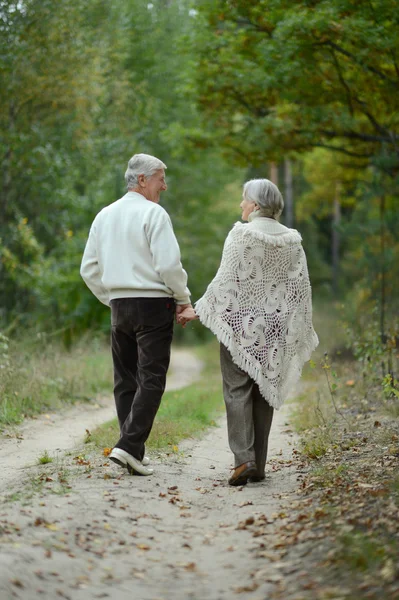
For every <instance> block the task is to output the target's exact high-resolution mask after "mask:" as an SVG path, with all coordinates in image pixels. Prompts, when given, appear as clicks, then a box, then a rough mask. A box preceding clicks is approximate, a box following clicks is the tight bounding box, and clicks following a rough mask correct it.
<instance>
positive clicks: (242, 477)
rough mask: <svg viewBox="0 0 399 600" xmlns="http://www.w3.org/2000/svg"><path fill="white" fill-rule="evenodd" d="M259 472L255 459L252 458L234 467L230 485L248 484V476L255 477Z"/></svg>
mask: <svg viewBox="0 0 399 600" xmlns="http://www.w3.org/2000/svg"><path fill="white" fill-rule="evenodd" d="M257 473H258V472H257V470H256V463H255V461H254V460H250V461H248V462H246V463H244V464H242V465H240V466H239V467H236V468H235V469H234V473H233V475H232V476H231V477H230V479H229V485H246V483H247V481H248V477H254V476H255V475H257Z"/></svg>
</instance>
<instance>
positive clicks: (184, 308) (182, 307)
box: [176, 304, 198, 327]
mask: <svg viewBox="0 0 399 600" xmlns="http://www.w3.org/2000/svg"><path fill="white" fill-rule="evenodd" d="M195 319H198V317H197V315H196V314H195V310H194V309H193V307H192V305H191V304H177V305H176V323H178V324H179V325H181V326H182V327H185V326H186V324H187V323H189V322H190V321H194V320H195Z"/></svg>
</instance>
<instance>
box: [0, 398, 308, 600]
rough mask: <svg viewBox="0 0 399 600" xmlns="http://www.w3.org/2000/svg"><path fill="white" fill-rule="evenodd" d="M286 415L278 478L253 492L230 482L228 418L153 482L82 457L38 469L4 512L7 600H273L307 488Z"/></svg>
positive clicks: (276, 431) (273, 445)
mask: <svg viewBox="0 0 399 600" xmlns="http://www.w3.org/2000/svg"><path fill="white" fill-rule="evenodd" d="M286 420H287V412H286V411H285V410H282V411H279V412H277V413H276V418H275V421H274V423H273V427H272V434H271V441H270V451H269V457H270V460H269V463H268V477H267V479H266V481H264V482H262V483H259V484H248V485H247V486H245V487H243V488H231V487H229V486H228V485H227V483H226V478H227V476H228V474H229V469H230V467H231V459H232V457H231V453H230V451H229V449H228V445H227V435H226V425H225V421H224V419H222V420H221V422H220V423H219V424H218V426H217V427H215V428H212V430H210V432H209V433H208V434H207V436H206V437H204V438H203V439H202V440H201V441H199V442H198V441H196V442H193V441H192V440H191V441H185V442H184V443H182V444H181V445H180V449H179V453H178V454H177V455H176V454H170V455H154V454H153V455H151V458H152V462H153V466H154V469H155V473H154V475H153V476H151V477H130V476H129V475H127V473H125V472H121V470H120V469H119V468H118V467H117V466H116V465H114V464H112V463H110V462H109V461H108V460H106V459H104V458H102V457H101V456H98V455H93V456H85V457H84V458H83V457H81V456H79V455H78V453H77V451H76V452H75V453H73V454H72V455H69V456H66V457H60V458H59V463H58V464H55V465H54V464H49V465H44V466H42V467H34V468H32V469H30V479H29V480H27V481H23V482H21V483H19V484H16V485H15V486H14V488H13V490H11V489H9V490H8V491H9V493H12V492H14V495H13V496H12V497H11V498H10V499H8V501H7V498H4V497H3V503H2V506H1V509H0V598H1V599H2V600H9V599H11V598H21V599H23V600H28V599H29V600H31V599H36V598H49V599H51V600H53V599H55V598H66V599H71V600H91V599H95V598H109V599H111V600H125V599H126V600H190V599H191V600H205V599H206V600H224V599H227V598H235V597H237V598H239V599H247V598H248V599H249V598H251V599H252V600H265V598H271V597H272V596H271V594H272V592H273V591H276V586H277V588H278V589H279V590H280V591H281V589H283V586H284V582H283V578H284V572H285V570H286V569H290V568H291V570H292V569H293V568H294V569H295V568H296V567H293V566H292V565H286V564H284V563H283V562H281V561H280V560H279V556H280V554H279V551H278V550H277V549H276V540H277V538H276V529H275V527H276V526H277V527H278V526H279V522H280V521H281V520H283V519H284V513H283V512H282V511H283V507H284V506H286V505H287V503H289V504H292V503H293V502H294V500H295V490H296V488H297V485H298V482H297V477H298V473H297V470H296V468H295V467H294V466H293V463H292V451H293V445H292V444H293V436H292V433H291V432H290V430H289V428H288V427H287V423H286ZM254 526H255V531H254Z"/></svg>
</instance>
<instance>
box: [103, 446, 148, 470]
mask: <svg viewBox="0 0 399 600" xmlns="http://www.w3.org/2000/svg"><path fill="white" fill-rule="evenodd" d="M109 458H110V459H111V460H112V461H113V462H114V463H116V464H117V465H119V466H120V467H126V468H127V470H128V471H129V473H130V474H131V475H152V474H153V472H154V469H147V467H145V466H144V465H143V463H141V462H140V461H139V460H137V458H134V456H132V455H131V454H129V453H128V452H125V450H122V449H121V448H113V450H112V452H111V454H110V455H109Z"/></svg>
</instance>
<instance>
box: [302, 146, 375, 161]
mask: <svg viewBox="0 0 399 600" xmlns="http://www.w3.org/2000/svg"><path fill="white" fill-rule="evenodd" d="M310 145H311V146H313V147H315V148H327V150H334V152H342V153H343V154H346V155H347V156H353V157H354V158H371V157H372V156H374V153H373V152H368V153H367V154H359V153H358V152H352V151H351V150H346V148H341V147H340V146H331V145H330V144H322V143H314V144H310Z"/></svg>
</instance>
